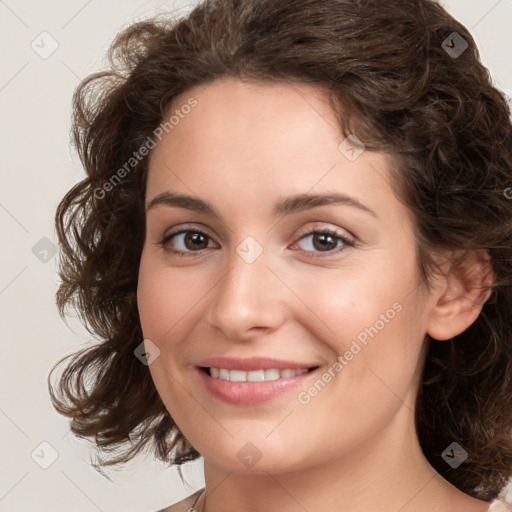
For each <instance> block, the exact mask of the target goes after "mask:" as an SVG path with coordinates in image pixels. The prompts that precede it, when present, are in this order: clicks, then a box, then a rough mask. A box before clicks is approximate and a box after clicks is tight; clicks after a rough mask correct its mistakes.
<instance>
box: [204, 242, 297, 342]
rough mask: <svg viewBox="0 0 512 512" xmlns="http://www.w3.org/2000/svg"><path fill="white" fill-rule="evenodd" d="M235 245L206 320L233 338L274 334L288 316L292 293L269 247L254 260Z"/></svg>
mask: <svg viewBox="0 0 512 512" xmlns="http://www.w3.org/2000/svg"><path fill="white" fill-rule="evenodd" d="M235 249H236V248H233V251H232V253H231V254H230V257H229V258H228V259H227V261H226V269H227V270H226V272H225V273H224V276H223V277H222V278H221V279H220V281H219V282H218V283H217V285H216V286H215V287H214V288H213V290H212V296H211V298H210V301H209V308H208V311H207V314H206V319H207V321H208V322H209V325H210V326H211V327H212V328H213V329H215V330H217V331H220V332H221V333H222V335H223V336H224V337H226V338H229V339H232V340H238V341H243V340H249V339H252V338H254V337H260V336H262V335H264V334H268V333H271V332H273V331H275V330H276V329H278V328H279V326H280V325H281V324H282V323H283V322H284V321H285V317H286V305H285V301H286V297H287V294H288V295H291V292H290V291H289V290H287V289H286V287H285V285H284V284H283V283H282V281H281V280H280V279H279V278H278V277H277V276H276V274H277V272H276V271H275V270H274V269H272V265H271V264H270V261H269V258H268V257H267V256H268V254H267V251H266V249H264V250H263V252H262V253H261V254H260V256H259V257H258V258H257V259H256V260H255V261H252V262H248V261H246V260H245V259H244V258H243V257H241V256H240V255H239V254H238V253H237V251H236V250H235Z"/></svg>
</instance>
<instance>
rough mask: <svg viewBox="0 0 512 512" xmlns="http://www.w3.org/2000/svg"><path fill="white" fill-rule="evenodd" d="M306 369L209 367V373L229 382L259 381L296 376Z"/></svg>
mask: <svg viewBox="0 0 512 512" xmlns="http://www.w3.org/2000/svg"><path fill="white" fill-rule="evenodd" d="M307 371H308V370H307V368H299V369H297V370H292V369H286V370H279V369H277V368H269V369H268V370H263V369H262V370H252V371H250V372H245V371H243V370H226V369H224V368H210V375H211V376H212V377H213V378H215V379H223V380H229V381H231V382H261V381H270V380H277V379H287V378H290V377H296V376H298V375H302V374H304V373H306V372H307Z"/></svg>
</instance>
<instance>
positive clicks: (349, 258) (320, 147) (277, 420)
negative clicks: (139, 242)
mask: <svg viewBox="0 0 512 512" xmlns="http://www.w3.org/2000/svg"><path fill="white" fill-rule="evenodd" d="M190 97H194V98H195V99H196V100H197V102H198V104H197V106H196V107H195V108H193V109H192V111H191V112H190V113H189V114H188V115H187V116H185V117H184V119H181V120H180V122H179V124H177V125H176V126H174V128H173V129H172V130H170V131H169V133H167V134H165V135H164V137H163V138H162V140H161V141H160V142H158V144H157V146H156V147H155V149H154V150H153V153H152V155H151V159H150V165H149V174H148V181H147V193H146V204H149V202H150V201H151V200H152V199H153V198H154V197H155V196H157V195H159V194H161V193H163V192H166V191H172V192H174V193H183V194H189V195H193V196H196V197H199V198H202V199H203V200H206V201H209V202H211V203H212V204H213V205H214V206H215V208H216V209H217V210H218V211H219V213H220V214H221V216H222V220H219V219H217V218H215V217H214V216H212V215H209V214H205V213H197V212H193V211H190V210H187V209H184V208H180V207H176V206H168V205H159V206H156V207H153V208H151V209H149V210H148V211H147V218H146V228H147V233H146V240H145V245H144V248H143V253H142V259H141V263H140V275H139V289H138V304H139V312H140V319H141V323H142V327H143V332H144V337H145V338H146V339H150V340H151V341H152V343H154V344H155V345H156V346H157V347H158V348H159V350H160V354H159V356H158V357H157V358H156V359H155V360H154V361H153V362H152V363H151V364H150V366H149V368H150V371H151V375H152V378H153V380H154V382H155V385H156V388H157V390H158V392H159V394H160V396H161V397H162V400H163V402H164V404H165V406H166V407H167V409H168V410H169V412H170V413H171V415H172V417H173V419H174V420H175V422H176V423H177V425H178V426H179V428H180V429H181V431H182V432H183V433H184V435H185V436H186V437H187V439H189V440H190V442H191V443H192V445H193V446H194V447H195V448H196V449H197V450H198V451H199V452H200V453H201V454H202V455H203V457H204V470H205V483H206V494H207V498H206V508H205V510H206V511H207V512H220V511H223V512H231V511H237V512H238V511H240V510H244V511H245V512H252V511H261V510H266V511H268V512H273V511H280V512H282V511H286V512H295V511H297V512H298V511H304V510H308V511H320V510H322V511H330V512H334V511H336V512H348V511H350V512H368V510H386V511H397V512H398V511H401V512H413V511H418V512H420V511H424V510H429V511H443V512H448V511H450V512H453V511H454V510H460V511H465V512H467V511H470V512H480V511H481V512H483V511H485V510H487V509H488V504H487V503H485V502H483V501H480V500H476V499H473V498H471V497H469V496H467V495H466V494H463V493H462V492H460V491H458V490H457V489H456V488H455V487H453V486H451V485H450V484H449V483H448V482H447V481H446V480H444V479H443V478H442V477H441V475H439V474H438V473H436V472H435V470H434V469H433V468H432V467H431V466H430V464H429V463H428V461H427V460H426V458H425V457H424V455H423V453H422V451H421V448H420V445H419V443H418V439H417V435H416V431H415V428H414V414H413V411H414V405H415V399H416V392H417V386H418V383H419V379H420V376H421V369H422V363H423V357H424V348H425V347H426V345H425V335H426V333H429V334H430V335H431V336H432V337H433V338H435V339H437V340H441V341H439V342H442V340H447V339H450V338H451V337H453V336H456V335H457V334H459V333H461V332H462V331H464V330H465V329H466V328H467V327H468V326H469V325H471V324H472V323H473V322H474V321H475V319H476V318H477V316H478V314H479V312H480V310H481V306H482V304H483V302H484V301H485V300H487V298H488V296H489V294H488V293H486V294H485V296H483V297H482V292H481V289H480V287H482V286H483V285H484V284H486V283H487V284H489V283H488V282H487V281H485V280H484V279H485V278H484V276H485V272H486V271H488V270H489V267H488V260H487V258H486V257H485V256H486V255H482V254H479V253H472V254H471V255H470V256H471V257H470V258H469V259H468V264H467V266H466V267H465V269H466V270H464V271H460V272H455V271H452V269H451V267H450V265H449V264H448V263H446V264H445V267H444V268H445V270H446V271H447V275H446V277H439V278H438V279H436V280H435V282H434V287H433V289H432V291H431V292H428V290H427V288H426V287H425V285H424V284H423V283H422V281H421V279H420V273H419V269H418V267H417V264H416V259H415V239H414V232H413V226H414V219H413V217H412V214H411V212H410V211H409V210H408V209H407V208H406V207H405V206H404V205H403V204H402V203H401V202H400V201H399V200H398V199H397V197H396V196H395V194H394V193H393V191H392V189H391V187H390V185H389V180H388V172H389V171H388V166H389V165H390V159H389V157H388V155H386V154H384V153H378V152H370V151H365V152H363V153H362V154H361V155H360V156H359V158H357V160H355V161H349V160H348V159H347V158H346V157H345V156H344V154H342V153H341V152H340V151H339V149H338V146H339V144H340V143H341V142H342V141H343V140H344V138H345V137H344V136H343V135H342V134H341V133H340V131H339V129H338V128H337V123H336V118H335V114H334V113H333V112H332V110H331V109H330V108H329V106H328V103H327V99H326V96H325V93H324V92H323V91H322V90H320V89H318V88H315V87H313V86H309V85H306V84H302V85H297V84H294V85H290V84H285V83H272V84H269V83H267V84H261V83H256V82H250V83H247V82H242V81H239V80H235V79H231V78H230V79H222V80H216V81H214V82H213V83H211V84H209V85H208V86H200V87H196V88H193V89H191V90H189V91H187V92H186V93H184V94H183V95H182V96H181V97H180V98H178V99H177V100H176V101H175V103H174V105H173V109H174V108H176V106H179V105H182V104H185V102H186V101H187V99H188V98H190ZM332 191H336V192H343V193H346V194H348V195H349V196H351V197H353V198H356V199H357V200H359V201H360V202H362V203H364V204H365V205H366V206H367V207H369V208H371V209H372V210H373V211H374V212H375V213H376V214H377V217H374V216H372V215H370V214H369V213H367V212H365V211H362V210H359V209H357V208H354V207H351V206H348V205H342V204H341V205H340V204H331V205H324V206H320V207H316V208H314V209H309V210H305V211H301V212H295V213H292V214H290V215H288V216H284V217H283V216H280V217H274V216H273V215H272V212H271V207H272V205H273V204H274V202H275V201H277V200H278V199H282V198H284V197H287V196H289V195H292V194H299V193H326V192H332ZM185 224H187V225H191V226H189V227H188V228H189V229H190V230H191V231H192V233H190V235H193V233H194V228H199V229H201V230H202V231H204V232H205V233H206V234H207V237H206V238H205V239H200V241H201V240H203V244H202V245H200V247H199V249H201V251H200V252H199V251H198V249H197V248H195V246H194V244H193V242H192V243H191V242H190V241H189V242H188V243H187V242H186V240H185V238H184V236H183V235H178V236H176V237H175V238H174V239H172V240H171V241H168V242H167V244H166V245H165V247H164V246H162V245H161V244H159V243H158V242H160V241H161V240H162V238H163V237H164V235H166V234H168V233H170V232H171V231H173V230H175V229H176V228H179V227H180V226H184V225H185ZM319 229H320V230H322V229H335V230H336V231H337V232H338V233H339V234H340V235H341V236H346V237H348V238H351V239H352V240H355V241H356V245H355V246H353V247H350V246H348V245H345V244H344V243H343V242H342V241H340V240H338V239H336V238H334V239H328V240H327V242H329V243H328V244H327V248H325V249H322V245H321V243H322V240H320V241H318V237H320V238H321V235H317V236H316V237H315V236H313V235H308V233H311V232H312V231H315V230H319ZM247 236H251V237H253V238H254V239H255V240H256V241H257V242H258V244H260V246H261V248H262V249H263V252H262V254H261V255H260V256H259V257H258V258H257V259H256V260H255V261H254V262H252V263H247V262H246V261H245V260H244V259H243V258H242V257H240V256H239V254H238V253H237V251H236V248H237V247H238V246H239V244H240V243H241V242H242V241H243V240H244V239H245V238H246V237H247ZM315 238H316V240H317V243H316V244H314V240H315ZM196 243H197V242H196ZM340 248H342V250H339V249H340ZM165 249H167V251H166V250H165ZM171 249H174V250H181V251H188V252H187V254H186V255H185V256H183V257H182V256H179V255H176V254H173V253H172V252H170V250H171ZM194 251H195V252H194ZM336 251H338V252H337V253H336ZM396 303H399V304H400V305H401V307H402V308H401V310H400V312H398V313H396V315H395V316H394V318H393V319H392V320H389V321H388V322H387V323H385V326H384V327H383V328H382V329H380V330H379V332H378V334H377V335H375V336H374V337H373V339H372V338H369V339H368V343H367V345H366V346H364V348H363V349H362V350H361V351H360V352H359V353H358V354H357V355H355V356H354V357H353V359H352V360H351V361H349V362H348V364H347V365H346V366H345V367H344V368H343V369H342V371H340V372H339V373H337V374H336V377H334V378H333V379H332V380H331V381H330V382H329V383H328V384H327V385H326V386H325V388H324V389H322V390H321V391H320V392H319V393H318V394H317V395H316V396H314V397H313V398H312V399H311V400H310V402H309V403H307V404H303V403H300V402H299V401H298V399H297V394H298V392H299V391H301V390H304V388H301V389H299V390H298V391H293V392H291V393H288V394H285V395H284V396H282V397H279V398H277V399H275V400H272V401H271V402H268V403H265V404H263V405H258V406H245V407H243V406H239V405H229V404H226V403H223V402H221V401H219V400H217V399H216V398H214V397H212V396H211V395H210V394H209V392H208V391H207V390H206V389H205V387H204V386H203V385H202V383H201V381H200V379H199V377H198V374H197V370H196V368H195V366H196V365H197V364H198V363H199V362H200V361H201V360H202V359H205V358H209V357H214V356H220V355H229V356H235V357H252V356H271V357H276V358H282V359H288V360H290V359H291V360H294V361H300V362H310V363H312V365H320V366H321V373H324V372H325V371H327V370H328V368H329V367H332V366H333V363H334V362H335V361H336V359H337V356H338V355H343V354H345V352H346V351H347V350H348V349H349V348H350V346H351V343H352V342H353V341H354V340H355V339H356V336H357V335H358V334H359V333H361V332H362V331H364V329H365V327H368V326H370V325H374V324H375V322H376V321H377V320H379V318H382V317H381V316H380V315H382V314H385V313H386V311H387V310H389V309H390V308H392V305H393V304H396ZM311 384H313V381H308V386H311ZM305 389H307V387H306V388H305ZM455 441H456V440H455ZM248 442H251V443H252V444H253V445H255V446H256V447H257V449H258V450H259V452H260V454H261V459H260V460H259V461H258V462H257V463H256V464H255V465H254V466H252V467H246V466H245V465H244V464H243V463H242V462H241V461H240V460H239V458H238V456H237V453H238V451H239V450H240V449H241V448H242V447H243V446H244V445H246V443H248ZM444 448H446V447H440V452H442V451H443V450H444ZM447 469H448V468H447Z"/></svg>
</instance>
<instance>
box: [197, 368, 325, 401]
mask: <svg viewBox="0 0 512 512" xmlns="http://www.w3.org/2000/svg"><path fill="white" fill-rule="evenodd" d="M196 368H197V373H198V375H199V378H200V380H201V381H202V385H203V386H204V388H205V389H206V391H207V393H208V394H209V395H210V396H211V397H212V398H215V399H217V400H219V401H221V402H224V403H227V404H230V405H238V406H255V405H259V404H263V403H266V402H271V401H272V400H275V399H277V398H278V397H283V396H284V395H286V394H287V393H291V392H292V391H293V390H294V389H296V388H297V387H299V386H302V387H304V388H306V387H307V386H308V385H309V384H307V383H306V381H307V380H308V379H312V378H314V377H316V375H317V373H318V372H317V370H318V368H319V367H318V366H315V367H313V368H282V369H281V368H265V369H263V368H260V369H253V370H238V369H227V368H217V367H213V366H212V367H196Z"/></svg>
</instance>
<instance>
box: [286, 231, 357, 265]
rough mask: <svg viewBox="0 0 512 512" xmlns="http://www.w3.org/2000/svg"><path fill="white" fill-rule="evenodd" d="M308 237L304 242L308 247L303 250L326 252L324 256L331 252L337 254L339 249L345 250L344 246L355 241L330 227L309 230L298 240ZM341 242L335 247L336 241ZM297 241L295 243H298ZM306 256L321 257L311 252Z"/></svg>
mask: <svg viewBox="0 0 512 512" xmlns="http://www.w3.org/2000/svg"><path fill="white" fill-rule="evenodd" d="M308 238H309V239H310V240H309V242H308V243H307V244H305V245H306V246H307V247H309V249H307V248H306V249H305V252H317V253H318V252H320V253H326V254H325V256H332V255H333V254H338V253H340V252H341V251H343V250H345V247H354V246H355V241H354V240H352V239H350V238H348V237H346V236H345V235H343V234H341V233H338V232H337V231H336V230H332V229H324V230H315V231H310V232H309V233H306V234H305V235H303V236H302V237H301V238H300V240H306V239H308ZM338 242H342V244H343V246H341V247H339V246H338V247H337V243H338ZM298 243H299V242H297V243H296V244H295V245H298ZM308 257H312V258H317V257H320V258H323V257H324V256H323V255H318V254H313V255H308Z"/></svg>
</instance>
